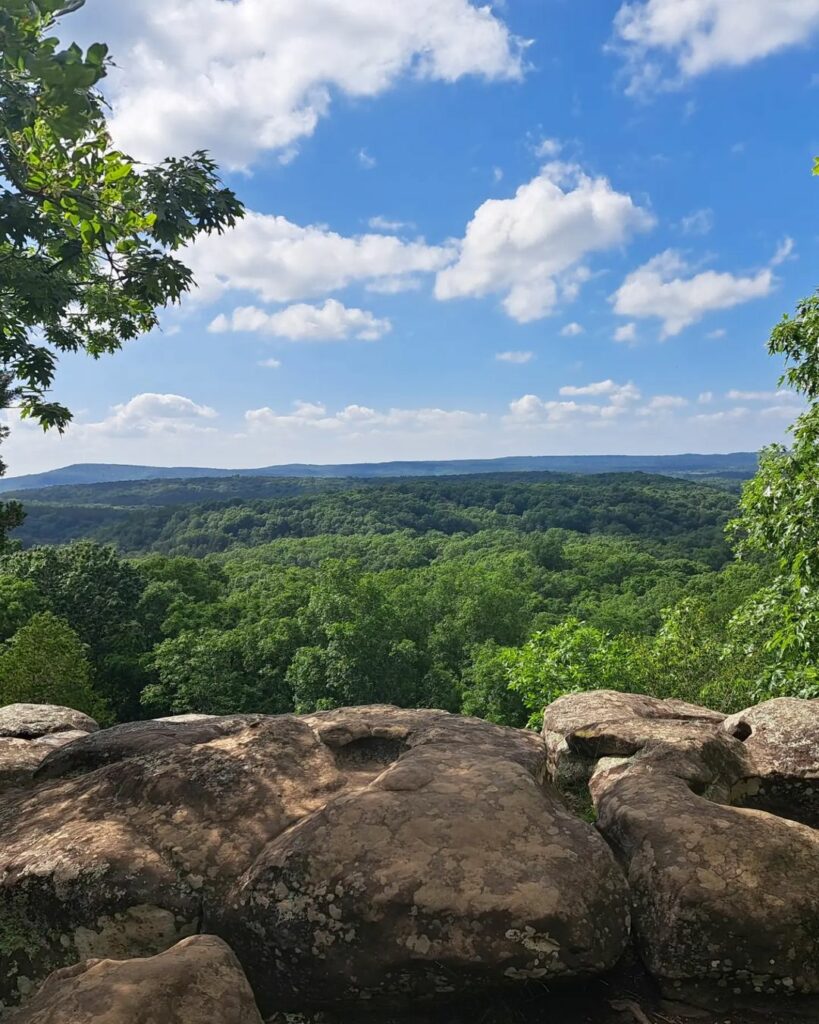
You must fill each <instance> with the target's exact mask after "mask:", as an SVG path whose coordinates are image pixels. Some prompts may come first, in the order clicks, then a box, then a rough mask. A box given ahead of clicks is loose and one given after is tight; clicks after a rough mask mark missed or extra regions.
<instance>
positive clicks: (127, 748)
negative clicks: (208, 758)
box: [37, 715, 262, 780]
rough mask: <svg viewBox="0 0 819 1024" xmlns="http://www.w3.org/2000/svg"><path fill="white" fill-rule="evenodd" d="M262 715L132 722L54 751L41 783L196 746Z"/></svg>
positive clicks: (41, 770) (44, 766)
mask: <svg viewBox="0 0 819 1024" xmlns="http://www.w3.org/2000/svg"><path fill="white" fill-rule="evenodd" d="M254 721H255V722H259V721H262V716H258V715H257V716H248V715H246V716H228V717H225V718H216V717H214V716H211V715H207V716H205V715H202V716H199V715H190V716H188V715H185V716H181V717H179V718H160V719H155V720H153V721H149V722H129V723H128V724H126V725H116V726H114V727H113V728H111V729H103V730H102V731H101V732H97V733H93V734H91V735H82V736H78V737H77V738H76V740H75V741H74V742H72V743H71V744H70V745H68V746H65V747H64V748H61V749H60V750H59V751H54V753H53V754H51V756H50V757H47V758H46V759H45V760H44V761H43V763H42V765H41V767H40V768H39V770H38V772H37V778H38V780H44V779H56V778H64V777H66V776H69V775H73V774H80V773H83V772H91V771H95V770H96V769H97V768H101V767H102V766H103V765H106V764H114V763H116V762H118V761H124V760H126V759H127V758H129V757H143V756H145V755H147V754H158V753H160V752H161V751H163V750H172V749H174V748H179V749H182V748H185V747H194V746H196V745H197V744H199V743H207V742H209V741H210V740H214V739H218V738H219V737H221V736H229V735H231V734H232V733H236V732H239V731H241V730H243V729H247V728H248V727H249V726H250V725H251V724H252V723H253V722H254Z"/></svg>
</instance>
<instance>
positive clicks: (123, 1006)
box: [9, 935, 262, 1024]
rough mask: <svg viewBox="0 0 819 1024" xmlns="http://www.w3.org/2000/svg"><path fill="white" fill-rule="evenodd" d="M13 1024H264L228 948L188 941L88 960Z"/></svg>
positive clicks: (51, 982)
mask: <svg viewBox="0 0 819 1024" xmlns="http://www.w3.org/2000/svg"><path fill="white" fill-rule="evenodd" d="M9 1024H262V1018H261V1016H260V1015H259V1011H258V1009H257V1007H256V1003H255V1000H254V998H253V993H252V991H251V989H250V985H248V983H247V979H246V978H245V976H244V973H243V972H242V968H241V966H240V964H239V961H238V960H237V959H236V957H235V956H234V955H233V953H232V952H231V950H230V949H229V947H228V946H226V945H225V943H224V942H222V941H221V940H220V939H217V938H215V937H213V936H210V935H197V936H194V937H193V938H190V939H185V940H184V941H183V942H180V943H179V944H178V945H176V946H174V947H173V948H172V949H170V950H168V951H167V952H164V953H160V954H159V955H157V956H154V957H151V958H149V959H143V960H121V961H118V960H88V961H86V962H85V963H81V964H76V965H74V966H73V967H66V968H63V969H62V970H59V971H56V972H55V973H54V974H52V975H51V976H50V977H49V978H48V979H47V980H46V982H45V984H44V985H43V986H42V988H41V989H40V991H39V992H38V993H37V994H36V995H35V996H34V997H33V998H32V999H31V1001H30V1002H29V1003H28V1004H27V1005H26V1007H25V1008H24V1009H22V1010H20V1011H18V1012H17V1013H15V1014H13V1015H12V1017H11V1018H10V1020H9Z"/></svg>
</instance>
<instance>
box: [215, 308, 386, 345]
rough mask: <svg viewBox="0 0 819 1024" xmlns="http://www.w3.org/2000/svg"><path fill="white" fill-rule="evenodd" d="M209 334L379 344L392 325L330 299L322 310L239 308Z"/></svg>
mask: <svg viewBox="0 0 819 1024" xmlns="http://www.w3.org/2000/svg"><path fill="white" fill-rule="evenodd" d="M208 330H209V331H211V332H212V333H214V334H222V333H224V332H226V331H234V332H235V331H254V332H257V333H260V334H272V335H274V336H275V337H277V338H287V339H288V340H289V341H346V340H347V339H349V338H358V339H359V340H360V341H378V340H379V339H380V338H383V337H384V335H385V334H388V333H389V331H391V330H392V324H391V323H390V321H389V320H379V319H378V317H376V316H375V314H374V313H370V312H369V311H368V310H364V309H348V308H347V307H346V306H344V305H343V304H342V303H341V302H338V300H336V299H327V301H326V302H325V303H324V304H323V305H322V306H311V305H309V304H308V303H303V302H302V303H298V304H296V305H294V306H288V307H287V308H286V309H282V310H279V312H277V313H268V312H266V311H265V310H263V309H258V308H257V307H256V306H239V307H238V308H237V309H234V310H233V312H232V313H231V315H230V316H226V315H225V314H224V313H223V314H221V315H220V316H218V317H216V319H215V320H213V322H212V323H211V324H210V326H209V327H208Z"/></svg>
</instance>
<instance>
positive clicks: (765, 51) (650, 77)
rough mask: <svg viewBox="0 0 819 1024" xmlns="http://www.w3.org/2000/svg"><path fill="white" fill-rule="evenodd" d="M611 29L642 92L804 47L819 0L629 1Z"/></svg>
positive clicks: (635, 88) (817, 25) (634, 86)
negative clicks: (796, 46)
mask: <svg viewBox="0 0 819 1024" xmlns="http://www.w3.org/2000/svg"><path fill="white" fill-rule="evenodd" d="M614 28H615V35H616V37H617V38H618V43H619V45H620V46H621V47H622V48H623V49H624V50H625V52H626V54H627V57H628V61H629V69H630V72H631V85H630V91H632V92H641V91H644V90H646V89H650V88H652V87H657V86H658V85H663V84H668V79H669V75H670V77H671V79H672V81H673V80H674V79H677V80H679V79H681V78H683V79H684V78H691V77H694V76H696V75H701V74H704V73H705V72H708V71H711V70H713V69H714V68H718V67H739V66H742V65H744V64H748V63H750V62H751V61H754V60H758V59H759V58H762V57H767V56H769V55H770V54H773V53H777V52H778V51H780V50H784V49H786V48H787V47H791V46H795V45H799V44H804V43H807V42H808V41H809V40H810V39H811V38H812V37H813V35H814V34H815V33H816V32H817V31H819V0H629V2H626V3H623V4H622V6H621V7H620V10H619V11H618V12H617V15H616V17H615V21H614ZM669 65H670V67H671V68H672V69H673V70H670V69H669Z"/></svg>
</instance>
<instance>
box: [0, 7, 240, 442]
mask: <svg viewBox="0 0 819 1024" xmlns="http://www.w3.org/2000/svg"><path fill="white" fill-rule="evenodd" d="M83 2H84V0H71V2H69V3H66V2H65V0H4V2H3V5H2V9H0V185H1V186H2V187H1V188H0V372H3V373H5V374H6V377H7V378H8V381H9V389H10V390H9V397H10V398H11V399H13V400H14V401H15V402H16V403H17V404H18V405H19V407H20V410H21V413H22V415H24V416H29V417H33V418H35V419H36V420H38V421H39V422H40V423H41V424H42V426H43V427H44V428H48V427H57V428H58V429H60V430H62V429H63V428H64V427H65V426H66V424H67V423H68V421H69V420H70V418H71V414H70V412H69V410H68V409H66V408H65V407H64V406H63V405H61V404H59V403H57V402H55V401H52V400H51V399H50V396H49V391H50V389H51V387H52V384H53V381H54V375H55V371H56V365H57V359H58V356H59V353H61V352H78V351H85V352H87V353H88V354H89V355H91V356H93V357H94V358H98V357H99V356H100V355H102V354H104V353H109V352H115V351H117V350H118V349H119V348H120V347H121V346H122V344H123V342H125V341H127V340H129V339H132V338H136V337H137V336H138V335H140V334H142V333H144V332H146V331H150V330H151V329H152V328H153V327H155V326H156V325H157V322H158V310H159V309H160V308H162V307H163V306H166V305H168V304H171V303H176V302H178V301H179V300H180V298H181V297H182V295H183V294H184V293H185V292H186V291H188V290H189V289H190V288H191V286H192V285H193V283H194V282H193V278H192V274H191V271H190V269H189V268H188V267H187V266H186V265H185V263H184V262H183V261H182V260H181V259H180V258H179V257H178V255H177V253H178V250H180V249H181V248H182V247H183V246H184V245H186V244H187V243H188V242H190V241H191V240H193V239H194V238H195V237H196V236H197V235H199V234H201V233H203V232H204V233H211V232H214V231H216V232H221V231H223V230H224V229H225V228H228V227H230V226H232V225H233V224H235V223H236V221H237V219H238V218H240V217H242V215H243V212H244V211H243V207H242V204H241V203H240V201H239V200H238V199H237V198H236V196H235V195H234V193H233V192H232V191H231V190H230V189H228V188H225V187H224V186H223V185H222V183H221V181H220V180H219V177H218V174H217V168H216V165H215V164H214V162H213V160H211V158H210V157H209V156H208V154H207V153H205V152H203V151H198V152H195V153H193V154H192V155H191V156H188V157H184V158H169V159H167V160H164V161H162V162H161V163H160V164H159V165H157V166H149V167H146V166H143V165H140V164H137V163H136V162H135V161H133V160H132V159H131V158H130V157H129V156H128V155H126V154H125V153H122V152H120V151H119V150H117V149H116V148H114V146H113V145H112V142H111V137H110V135H109V132H108V127H107V123H106V116H105V103H104V100H103V98H102V96H101V94H100V92H99V86H100V83H101V82H102V80H103V79H104V77H105V75H106V72H107V70H108V67H109V66H110V58H109V55H108V48H107V47H106V46H105V45H103V44H102V43H95V44H93V45H92V46H90V47H88V49H87V50H86V51H85V52H83V50H82V49H81V48H80V47H79V46H77V45H76V44H72V45H71V46H69V47H68V48H67V49H61V48H60V41H59V39H58V38H56V36H55V35H54V34H53V32H54V28H55V23H56V21H57V19H59V18H60V17H62V16H63V15H66V14H70V13H72V12H73V11H76V10H78V9H79V8H80V7H82V6H83Z"/></svg>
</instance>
